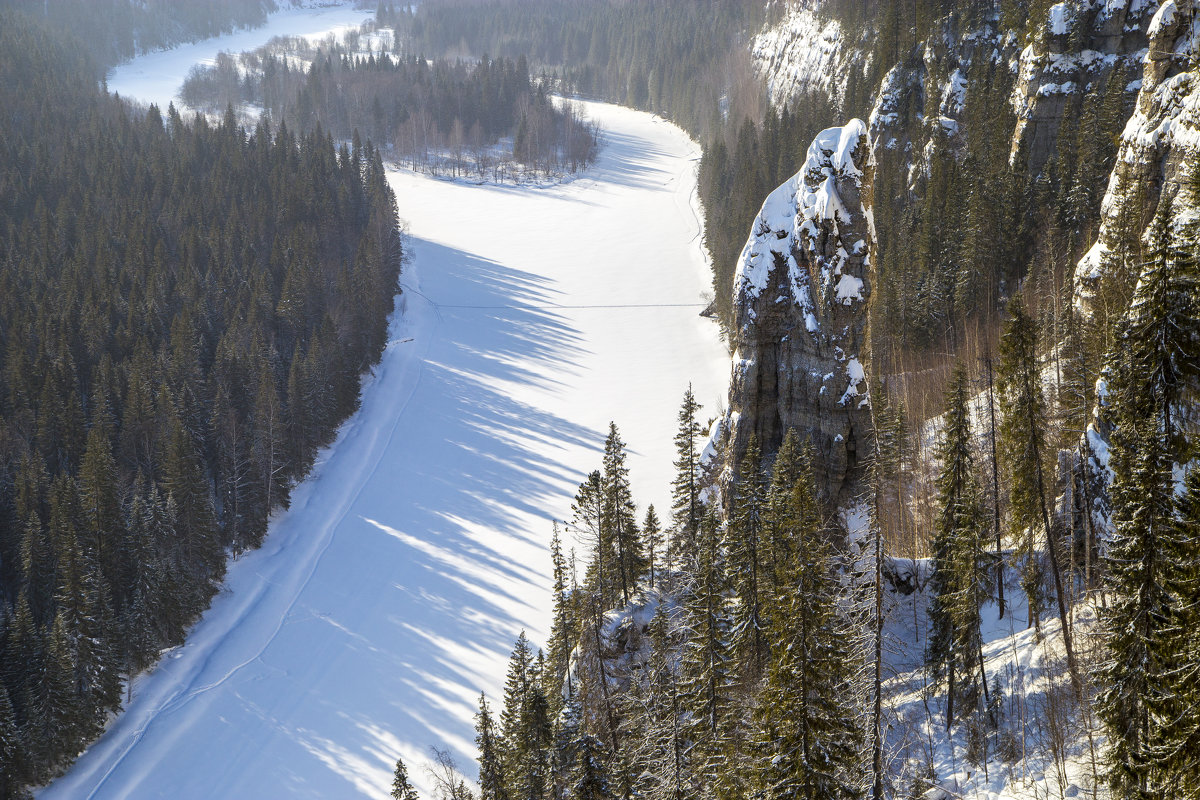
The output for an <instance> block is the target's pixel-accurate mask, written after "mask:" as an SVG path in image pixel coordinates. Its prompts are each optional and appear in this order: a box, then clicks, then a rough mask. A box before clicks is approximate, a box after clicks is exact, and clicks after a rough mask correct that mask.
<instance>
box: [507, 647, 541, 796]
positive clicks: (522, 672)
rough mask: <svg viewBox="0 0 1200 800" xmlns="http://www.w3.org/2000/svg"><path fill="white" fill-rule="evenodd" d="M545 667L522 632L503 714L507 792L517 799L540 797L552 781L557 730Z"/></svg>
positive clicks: (514, 650)
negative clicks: (544, 680) (545, 683)
mask: <svg viewBox="0 0 1200 800" xmlns="http://www.w3.org/2000/svg"><path fill="white" fill-rule="evenodd" d="M544 670H545V665H544V663H543V659H542V654H541V653H540V652H539V653H538V655H537V658H536V659H535V658H534V656H533V650H532V648H531V647H530V645H529V640H528V639H527V638H526V637H525V632H524V631H522V632H521V635H520V637H519V638H518V639H517V643H516V646H515V647H514V648H513V653H512V658H511V659H510V660H509V666H508V677H507V679H506V681H505V684H504V709H503V710H502V712H501V715H500V732H501V735H502V745H501V747H500V748H499V755H500V760H501V764H502V767H503V773H504V778H505V787H506V791H507V794H508V797H510V798H513V800H540V799H541V798H544V797H546V796H547V792H548V791H549V788H550V784H551V769H550V768H551V763H550V755H551V743H552V739H553V729H552V720H551V719H550V709H549V703H548V702H547V700H546V695H545V692H544V691H543V688H542V683H541V676H542V673H543V672H544Z"/></svg>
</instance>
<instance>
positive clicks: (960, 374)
mask: <svg viewBox="0 0 1200 800" xmlns="http://www.w3.org/2000/svg"><path fill="white" fill-rule="evenodd" d="M968 392H969V388H968V379H967V371H966V368H965V367H964V366H963V364H962V363H961V362H959V363H958V364H956V365H955V367H954V371H953V372H952V373H951V376H950V385H949V387H948V389H947V392H946V412H945V415H944V416H943V420H944V421H943V427H942V433H941V438H940V439H939V442H938V452H937V458H938V462H939V463H940V464H941V474H940V475H939V476H938V481H937V490H938V501H937V503H938V507H937V517H936V520H935V526H934V539H933V550H934V557H933V569H934V572H933V578H932V580H931V587H930V588H931V594H932V600H931V602H930V607H929V616H930V623H931V628H932V632H931V635H930V642H929V658H930V660H931V661H932V662H933V665H934V666H935V667H936V669H937V671H938V672H939V673H940V674H944V675H945V676H946V679H947V682H948V684H949V692H948V694H947V701H946V726H947V727H950V726H951V725H953V724H954V708H955V702H956V701H957V700H958V698H959V697H964V698H968V697H975V698H978V697H979V696H980V694H981V693H982V692H983V691H986V685H985V682H984V679H983V677H982V672H981V670H982V647H983V638H982V635H981V631H980V628H981V619H980V615H979V607H980V605H981V603H982V602H983V600H984V598H985V597H986V587H987V576H986V575H985V573H984V568H985V556H984V552H983V546H984V536H985V533H986V529H985V528H984V527H983V520H984V519H985V515H984V511H983V504H982V497H981V491H980V487H979V484H978V481H977V480H976V478H975V460H974V458H973V457H972V452H973V450H974V443H973V440H972V436H971V419H970V410H969V407H968V402H969V398H970V396H969V393H968Z"/></svg>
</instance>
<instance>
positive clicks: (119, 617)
mask: <svg viewBox="0 0 1200 800" xmlns="http://www.w3.org/2000/svg"><path fill="white" fill-rule="evenodd" d="M80 52H81V51H80V48H78V47H77V46H76V45H75V44H74V43H73V42H72V41H71V40H70V39H68V38H66V37H61V36H57V35H51V34H49V33H47V32H46V30H44V29H43V28H41V27H40V25H39V23H38V22H36V21H29V20H27V19H26V18H24V17H22V16H21V15H19V14H15V13H8V12H5V13H3V14H2V15H0V92H3V98H2V99H0V106H2V107H3V108H4V112H3V114H2V115H0V226H2V227H0V241H3V243H4V245H3V247H4V250H3V252H2V253H0V321H2V322H0V339H2V345H3V346H2V347H0V375H2V376H3V378H2V382H3V387H4V391H3V395H2V396H0V570H2V572H0V587H2V590H0V592H2V594H0V603H2V604H3V606H4V614H3V616H4V620H5V624H4V632H3V641H2V646H0V653H3V658H2V663H0V683H2V684H3V690H2V691H0V765H2V769H3V771H4V774H3V775H0V786H2V787H3V790H2V793H3V796H5V797H8V796H14V793H16V795H19V794H20V792H19V790H18V787H19V786H20V785H22V784H24V783H40V782H42V781H44V780H45V779H46V778H48V777H49V776H51V775H53V774H54V773H55V771H56V770H57V769H58V768H59V767H60V766H61V765H62V764H64V763H66V762H67V761H68V760H70V759H71V758H73V757H74V756H75V755H76V754H77V753H78V752H79V750H80V749H81V748H82V747H83V745H84V744H85V743H87V742H88V741H89V740H90V739H91V738H93V737H94V736H95V735H96V734H97V733H98V731H99V730H100V726H101V725H102V724H104V722H105V719H106V716H107V715H108V714H109V712H112V711H115V710H117V709H118V708H120V706H121V703H122V697H121V682H120V679H119V678H118V675H119V674H128V673H131V672H133V671H137V670H138V669H140V668H142V667H144V666H146V665H147V664H150V663H152V662H153V661H154V660H155V659H156V658H157V657H158V654H159V652H160V651H161V650H162V649H164V648H167V647H171V646H173V645H177V644H179V643H180V642H181V641H182V640H183V636H184V633H185V632H186V630H187V629H188V627H189V626H190V624H191V623H192V622H193V621H194V620H195V619H196V618H197V616H198V615H199V614H200V612H202V611H203V610H204V609H205V608H206V607H207V605H208V602H209V600H210V599H211V597H212V596H213V594H214V592H215V591H216V590H217V588H218V586H219V585H220V582H221V579H222V575H223V574H224V567H225V560H226V557H227V555H228V554H229V553H236V552H239V551H241V550H244V549H246V548H251V547H254V546H256V545H257V544H258V543H259V542H260V541H261V539H262V536H263V533H264V532H265V530H266V525H267V517H268V515H269V514H270V513H271V511H272V510H273V509H275V508H279V507H281V506H286V505H287V501H288V493H289V490H290V487H291V485H292V484H293V483H294V482H295V481H296V480H297V479H299V478H300V477H302V476H303V475H304V474H305V473H306V472H307V471H308V469H309V467H310V466H311V464H312V461H313V457H314V455H315V453H316V451H317V449H318V448H319V447H320V446H321V445H323V444H326V443H327V442H329V441H330V439H331V438H332V435H333V433H334V430H335V429H336V426H337V424H338V423H339V422H340V421H341V420H342V419H344V418H345V417H346V416H347V415H348V414H349V413H351V412H352V411H353V410H354V409H355V408H356V406H357V402H358V390H359V380H360V375H361V374H362V372H363V371H364V370H365V369H367V368H368V367H370V366H371V364H372V363H373V362H375V361H376V360H377V359H378V358H379V355H380V353H381V352H382V349H383V346H384V344H385V339H386V326H387V316H388V314H389V313H390V312H391V309H392V303H393V296H394V294H395V292H396V285H397V278H398V274H399V269H400V262H401V251H400V241H399V238H398V233H397V227H396V225H397V221H396V206H395V200H394V198H393V196H392V194H391V190H390V189H389V188H388V186H387V184H386V183H385V181H384V176H383V164H382V161H381V159H380V155H379V152H378V150H377V149H376V148H374V147H373V146H372V145H370V144H363V145H360V144H357V143H356V144H355V146H354V147H353V148H351V147H348V146H342V147H340V148H335V147H334V144H333V141H332V139H331V137H330V136H329V135H328V134H327V133H323V132H322V131H321V130H320V129H319V128H318V129H314V130H313V131H312V132H307V133H304V134H301V135H296V134H293V133H292V132H291V131H290V130H288V128H287V127H286V126H284V125H280V126H279V127H278V128H271V127H269V126H267V125H265V124H264V125H260V126H259V127H258V128H256V129H255V130H254V131H253V132H250V133H247V132H245V131H243V130H242V129H241V128H240V127H238V126H237V125H236V124H235V123H234V122H233V120H232V118H228V119H226V120H225V121H224V122H222V123H220V124H215V125H214V124H209V123H208V122H206V121H205V120H204V118H202V117H197V118H196V119H194V120H184V119H182V118H181V117H180V116H179V114H177V113H176V112H175V111H174V109H173V108H171V109H167V110H165V111H163V110H160V109H157V108H154V107H152V108H151V109H150V110H149V112H146V111H144V110H138V109H133V108H130V107H128V106H127V105H125V104H124V103H123V102H122V101H119V100H117V99H115V98H113V97H111V96H109V95H108V94H106V93H105V92H103V91H102V90H101V89H99V88H98V86H97V83H96V80H95V77H94V76H95V75H96V74H97V70H96V67H95V65H94V64H93V63H92V62H90V61H89V60H88V59H87V57H86V56H82V55H80ZM46 131H64V132H67V133H66V135H63V136H50V137H48V136H46V133H45V132H46Z"/></svg>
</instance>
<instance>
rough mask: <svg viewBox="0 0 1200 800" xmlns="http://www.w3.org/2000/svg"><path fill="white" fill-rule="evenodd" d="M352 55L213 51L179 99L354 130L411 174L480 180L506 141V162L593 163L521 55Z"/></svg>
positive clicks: (587, 142) (575, 124)
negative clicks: (302, 60) (248, 106)
mask: <svg viewBox="0 0 1200 800" xmlns="http://www.w3.org/2000/svg"><path fill="white" fill-rule="evenodd" d="M355 52H356V51H354V50H347V48H346V47H345V46H343V45H341V44H331V45H327V46H323V47H322V49H321V50H320V51H319V52H317V53H316V54H315V56H313V59H312V60H313V64H312V65H311V66H310V67H303V68H294V67H293V66H292V63H293V60H292V59H291V58H289V57H288V54H287V53H286V52H285V53H277V52H274V50H273V49H272V47H271V46H267V47H264V48H262V50H260V51H259V53H256V54H254V55H251V56H248V57H244V58H243V62H242V63H241V64H239V63H236V62H235V61H234V59H233V58H232V57H231V56H228V55H224V54H223V55H222V56H221V57H218V59H217V63H216V64H215V65H213V66H211V67H196V68H194V69H193V70H192V72H191V74H190V75H189V76H188V79H187V81H186V82H185V83H184V86H183V88H182V90H181V92H180V97H181V98H182V99H183V101H184V102H185V103H187V104H188V106H190V107H192V108H202V109H206V110H208V111H210V112H218V111H220V110H221V109H224V108H226V107H227V106H231V105H240V104H242V103H247V102H249V103H256V104H260V105H262V106H264V107H265V108H266V109H267V110H268V111H269V112H270V115H271V118H272V119H275V120H280V121H282V122H284V123H285V124H287V125H288V126H289V127H291V128H293V129H296V130H301V131H309V130H315V129H320V128H324V129H326V130H328V131H329V132H330V133H332V135H333V136H334V137H336V138H338V139H351V138H353V139H354V141H355V142H358V141H359V135H360V132H361V133H362V134H363V135H366V136H368V137H369V138H371V139H374V140H375V141H378V142H388V143H390V144H392V145H393V146H394V148H395V150H394V153H395V155H396V156H398V157H399V156H403V157H405V158H406V159H410V160H411V162H412V164H413V166H414V168H415V167H418V166H420V167H422V168H425V167H429V168H432V169H434V170H435V171H436V170H440V169H442V168H443V166H444V167H445V168H447V169H449V170H453V171H455V172H456V173H457V172H460V171H462V170H465V169H468V168H469V169H471V170H473V171H475V172H477V174H479V175H480V176H484V175H486V174H487V171H488V166H489V165H493V166H494V164H493V159H492V158H491V155H490V149H491V148H492V146H493V145H495V144H496V143H497V142H498V141H499V140H500V139H501V138H502V137H511V138H512V140H513V144H512V157H513V159H514V160H515V161H517V162H519V163H521V164H524V165H526V166H532V167H544V168H547V169H551V168H559V169H568V170H570V171H576V170H578V169H580V168H582V167H583V166H586V165H587V164H589V163H591V161H592V160H593V159H594V157H595V154H596V149H597V145H598V140H597V135H596V131H595V129H594V128H593V126H591V125H590V124H589V123H587V122H586V121H585V120H583V119H582V118H580V117H579V116H578V114H577V113H576V112H575V111H574V109H572V108H568V107H557V106H555V104H554V103H552V102H551V101H550V97H549V95H548V94H547V93H546V91H545V87H544V86H542V85H540V84H537V83H535V82H534V81H533V80H531V78H530V75H529V68H528V65H527V63H526V60H525V58H524V57H520V58H501V59H494V60H493V59H490V58H488V57H486V56H484V57H483V58H481V59H480V60H479V61H478V62H473V63H468V62H465V61H462V60H455V61H448V60H437V61H434V62H432V63H430V62H429V61H428V60H427V59H426V58H425V57H424V56H417V55H415V54H413V55H409V56H408V57H399V58H393V57H392V55H389V54H387V53H382V52H381V53H379V54H378V55H370V56H368V57H367V58H362V57H361V56H359V55H355ZM357 147H358V145H356V147H355V150H357ZM439 152H440V153H442V156H441V157H439V156H437V155H436V154H437V153H439ZM465 154H469V155H470V156H471V158H470V159H466V160H465V159H464V155H465ZM467 161H469V162H470V165H469V167H468V165H467ZM442 162H446V163H445V164H443V163H442ZM296 289H297V290H302V289H303V286H298V287H296ZM285 297H287V298H289V299H295V300H296V301H299V302H302V301H303V298H304V294H303V292H302V291H297V292H296V293H291V292H288V291H287V287H285Z"/></svg>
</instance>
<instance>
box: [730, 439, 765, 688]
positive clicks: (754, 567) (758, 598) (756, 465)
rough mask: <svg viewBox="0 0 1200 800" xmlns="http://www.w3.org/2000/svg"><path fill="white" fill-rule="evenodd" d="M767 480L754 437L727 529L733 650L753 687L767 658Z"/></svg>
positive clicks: (745, 455) (740, 476)
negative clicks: (733, 600)
mask: <svg viewBox="0 0 1200 800" xmlns="http://www.w3.org/2000/svg"><path fill="white" fill-rule="evenodd" d="M768 485H769V484H768V477H767V474H766V472H765V471H764V470H763V467H762V454H761V453H760V451H759V449H758V437H757V436H755V435H753V434H751V436H750V441H749V443H748V444H747V446H746V452H745V454H744V455H743V456H742V463H741V465H740V468H739V470H738V480H737V483H736V484H735V486H734V496H733V511H732V518H731V520H730V524H729V525H728V526H727V527H726V543H725V550H726V552H727V554H728V555H727V557H728V564H727V569H728V572H729V577H728V581H729V585H730V588H731V589H732V590H733V593H734V596H735V597H736V598H737V603H736V604H735V605H734V611H733V620H732V622H733V627H732V631H731V633H732V636H733V647H734V651H735V653H736V655H737V658H738V664H739V670H738V671H739V672H740V673H741V674H742V675H743V676H746V678H747V679H748V680H749V682H750V683H753V682H754V681H756V680H757V679H758V677H759V676H761V675H762V672H763V667H764V662H765V659H766V656H767V639H766V634H765V630H764V628H765V625H764V622H763V616H764V615H763V609H762V605H763V599H764V598H763V590H764V588H765V587H766V586H767V581H765V580H764V576H763V565H764V563H765V560H764V559H763V557H762V548H763V524H764V518H765V516H766V512H767V488H768Z"/></svg>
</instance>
